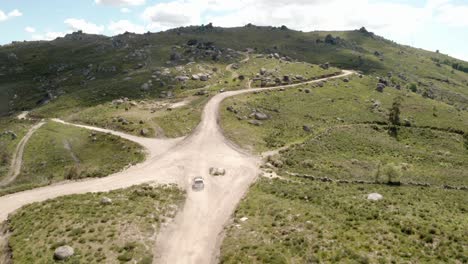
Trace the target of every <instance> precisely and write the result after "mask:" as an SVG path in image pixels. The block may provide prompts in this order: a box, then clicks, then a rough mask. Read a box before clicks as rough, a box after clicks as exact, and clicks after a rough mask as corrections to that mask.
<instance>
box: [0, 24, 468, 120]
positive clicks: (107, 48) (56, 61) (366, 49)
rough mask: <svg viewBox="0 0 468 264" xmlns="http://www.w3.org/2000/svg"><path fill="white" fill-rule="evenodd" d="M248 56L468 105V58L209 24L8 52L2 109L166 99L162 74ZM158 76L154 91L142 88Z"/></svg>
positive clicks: (76, 36) (17, 46)
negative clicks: (369, 77) (380, 80)
mask: <svg viewBox="0 0 468 264" xmlns="http://www.w3.org/2000/svg"><path fill="white" fill-rule="evenodd" d="M245 50H251V51H254V52H255V53H263V54H270V53H273V54H274V53H277V54H280V55H281V56H288V57H290V58H292V59H294V60H298V61H304V62H308V63H312V64H323V63H326V62H328V63H330V65H332V66H336V67H339V68H345V69H353V70H358V71H362V72H363V73H365V74H373V75H376V76H379V77H385V78H387V79H388V81H390V82H391V83H392V84H395V85H399V86H401V87H406V86H408V85H411V89H413V90H415V92H417V93H419V94H421V95H423V96H425V97H428V98H431V99H436V100H441V101H444V102H446V103H449V104H452V105H455V106H458V107H460V108H464V107H466V105H467V104H468V91H467V89H466V86H467V84H468V80H467V74H466V70H467V68H468V63H467V62H464V61H461V60H457V59H454V58H451V57H449V56H447V55H443V54H441V53H438V52H430V51H424V50H421V49H415V48H412V47H409V46H403V45H399V44H397V43H394V42H392V41H390V40H386V39H385V38H383V37H380V36H378V35H376V34H374V33H371V32H368V31H367V30H366V29H365V28H361V29H359V30H354V31H333V32H323V31H316V32H300V31H294V30H290V29H288V28H286V27H281V28H275V27H258V26H254V25H247V26H245V27H240V28H218V27H213V26H212V25H211V24H210V25H206V26H197V27H195V26H194V27H185V28H177V29H172V30H168V31H165V32H159V33H147V34H143V35H138V34H132V33H125V34H122V35H118V36H114V37H105V36H99V35H89V34H84V33H82V32H75V33H72V34H68V35H67V36H65V37H63V38H58V39H56V40H54V41H49V42H44V41H39V42H20V43H14V44H11V45H6V46H2V47H0V86H1V87H2V89H1V91H0V92H1V95H2V96H1V98H2V103H1V105H2V108H1V109H0V113H1V114H2V115H6V114H11V113H13V112H15V111H21V110H31V109H34V108H44V110H39V112H41V114H42V113H43V115H44V116H50V115H54V114H52V112H54V113H55V115H60V111H63V108H68V107H75V108H77V109H80V108H85V107H89V106H95V105H97V104H100V103H103V102H108V101H112V100H114V99H118V98H119V97H128V98H132V99H140V98H148V97H150V98H151V97H158V96H161V97H166V96H168V93H169V97H170V96H171V95H173V91H175V94H177V91H178V90H177V88H180V87H181V85H180V82H177V80H176V78H175V77H176V74H177V72H174V71H173V70H171V72H167V71H164V68H171V69H173V68H175V67H176V66H178V65H185V64H187V63H189V62H190V61H194V62H197V63H206V64H208V65H209V66H212V65H213V66H214V67H215V66H216V65H218V66H219V65H226V64H229V63H232V62H235V61H236V59H237V57H236V56H239V55H238V54H237V53H236V52H235V51H245ZM207 73H208V74H210V72H207ZM211 74H212V72H211ZM154 75H156V76H154ZM126 77H127V78H126ZM152 77H155V78H154V79H153V80H155V81H154V82H153V83H152V84H153V85H152V86H149V87H148V86H145V85H144V84H145V83H146V82H147V81H148V80H151V79H152ZM200 87H203V85H200V84H195V85H194V87H188V88H200ZM150 88H151V89H150ZM46 104H50V105H47V106H45V105H46Z"/></svg>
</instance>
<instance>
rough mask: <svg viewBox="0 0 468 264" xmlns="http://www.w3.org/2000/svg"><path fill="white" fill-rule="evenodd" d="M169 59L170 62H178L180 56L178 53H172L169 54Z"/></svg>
mask: <svg viewBox="0 0 468 264" xmlns="http://www.w3.org/2000/svg"><path fill="white" fill-rule="evenodd" d="M170 59H171V61H178V60H180V59H182V55H180V53H177V52H174V53H172V54H171V57H170Z"/></svg>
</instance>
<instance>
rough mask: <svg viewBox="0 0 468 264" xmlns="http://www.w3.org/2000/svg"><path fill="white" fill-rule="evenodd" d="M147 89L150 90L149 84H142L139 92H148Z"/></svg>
mask: <svg viewBox="0 0 468 264" xmlns="http://www.w3.org/2000/svg"><path fill="white" fill-rule="evenodd" d="M149 88H150V85H149V83H144V84H142V85H141V87H140V90H142V91H148V90H149Z"/></svg>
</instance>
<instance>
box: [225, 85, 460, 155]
mask: <svg viewBox="0 0 468 264" xmlns="http://www.w3.org/2000/svg"><path fill="white" fill-rule="evenodd" d="M377 82H378V80H377V79H375V78H373V77H367V76H364V77H363V78H359V77H358V76H353V77H351V78H350V80H349V82H344V81H343V80H341V79H337V80H332V81H329V82H327V83H325V84H323V87H320V86H319V85H318V84H312V85H304V86H301V87H298V88H291V89H286V90H285V91H265V92H262V93H258V94H246V95H242V96H237V97H234V98H230V99H227V100H226V101H225V102H224V103H223V106H222V108H221V110H222V112H221V116H222V123H221V124H222V126H223V128H224V131H225V133H226V135H227V136H228V137H230V138H231V139H232V140H233V141H234V142H236V143H238V144H239V145H241V146H243V147H244V148H248V149H251V150H253V151H265V150H267V149H272V148H273V149H274V148H279V147H282V146H285V145H287V144H290V143H295V142H302V141H303V140H305V139H307V138H310V137H313V136H314V135H316V134H319V133H321V132H323V131H324V130H326V129H327V128H329V127H333V126H343V125H347V124H366V123H374V124H387V123H388V114H389V109H390V108H391V105H392V103H393V101H394V99H395V98H396V97H398V96H400V97H402V98H403V101H402V103H401V114H400V119H401V123H402V124H403V125H408V126H410V127H431V128H434V129H439V130H448V131H450V130H453V131H468V112H467V111H464V110H460V109H457V108H456V107H454V106H451V105H448V104H446V103H443V102H440V101H437V100H431V99H428V98H424V97H422V96H420V95H419V94H417V93H414V92H412V91H411V90H410V89H409V87H402V88H401V89H400V90H397V89H395V88H392V87H387V88H385V89H384V91H383V92H378V91H376V89H375V88H376V86H377ZM228 108H229V109H228ZM254 110H255V111H260V112H262V113H265V114H267V115H268V116H269V119H267V120H264V121H262V125H260V126H254V125H252V124H250V123H249V122H250V121H251V120H252V119H253V118H252V117H250V114H251V113H252V112H254ZM305 126H306V127H308V129H307V131H306V130H304V128H305Z"/></svg>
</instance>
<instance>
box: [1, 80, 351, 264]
mask: <svg viewBox="0 0 468 264" xmlns="http://www.w3.org/2000/svg"><path fill="white" fill-rule="evenodd" d="M350 74H352V72H350V71H344V72H343V74H341V75H339V76H335V77H332V78H339V77H344V76H347V75H350ZM328 79H330V78H328ZM322 80H323V79H322ZM318 81H321V80H316V81H310V82H308V83H312V82H318ZM298 85H300V84H295V85H287V86H279V87H271V88H255V89H245V90H238V91H230V92H225V93H221V94H218V95H216V96H214V97H212V98H211V99H210V101H209V102H208V103H207V104H206V106H205V108H204V112H203V116H202V121H201V123H200V124H199V126H198V127H197V128H196V129H195V131H194V133H193V134H191V135H190V136H188V137H186V138H183V139H182V138H179V139H151V138H141V137H137V136H132V135H127V134H125V133H121V132H116V131H110V130H106V129H101V128H96V127H90V126H84V125H75V126H78V127H83V128H87V129H92V130H96V131H101V132H107V133H112V134H114V135H117V136H121V137H122V138H125V139H128V140H132V141H134V142H137V143H139V144H141V145H142V146H144V147H145V148H146V149H147V150H148V153H149V155H148V158H147V160H146V161H145V162H143V163H141V164H138V165H136V166H133V167H130V168H128V169H126V170H124V171H122V172H119V173H116V174H113V175H111V176H109V177H105V178H99V179H89V180H84V181H78V182H65V183H60V184H56V185H52V186H47V187H42V188H38V189H34V190H29V191H24V192H20V193H15V194H11V195H7V196H3V197H0V221H3V220H5V219H6V218H7V216H8V214H9V213H11V212H13V211H15V210H16V209H18V208H20V207H21V206H23V205H25V204H29V203H32V202H39V201H44V200H46V199H50V198H55V197H58V196H62V195H67V194H75V193H86V192H98V191H109V190H113V189H118V188H125V187H129V186H131V185H135V184H141V183H147V182H156V183H176V184H178V185H179V186H180V187H181V188H183V189H185V190H187V200H186V202H185V205H184V208H183V209H182V211H181V212H179V214H178V215H177V216H176V218H175V220H174V221H173V222H172V223H170V224H169V225H167V226H165V227H164V228H163V229H162V231H161V233H160V234H159V235H158V239H157V244H156V247H155V250H154V256H155V259H154V262H156V263H170V264H175V263H184V264H185V263H214V262H216V261H217V260H216V256H217V255H218V251H219V244H220V240H221V235H220V234H221V233H222V231H223V227H224V225H225V224H226V223H227V222H228V220H229V218H230V216H231V214H232V212H233V211H234V210H235V207H236V206H237V204H238V203H239V201H240V200H241V198H242V196H243V195H244V194H245V192H246V191H247V189H248V187H249V185H250V184H251V183H252V182H253V181H254V180H255V178H256V176H257V175H258V174H259V172H260V170H259V165H260V157H257V156H253V155H250V154H249V153H246V152H244V151H243V150H241V149H239V148H238V147H236V146H234V145H233V144H232V143H231V142H229V141H228V140H226V138H225V137H224V136H223V134H222V132H221V129H220V128H219V125H218V123H219V120H218V116H219V105H220V103H221V102H222V101H223V100H224V99H226V98H227V97H230V96H235V95H239V94H242V93H248V92H254V91H260V90H273V89H279V88H289V87H296V86H298ZM54 121H56V122H61V123H64V124H68V123H66V122H63V121H61V120H57V119H55V120H54ZM70 125H74V124H70ZM210 167H221V168H224V169H226V175H225V176H220V177H212V176H208V171H209V168H210ZM195 176H202V177H204V178H205V189H204V190H203V191H200V192H195V191H192V190H191V181H192V179H193V177H195Z"/></svg>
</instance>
